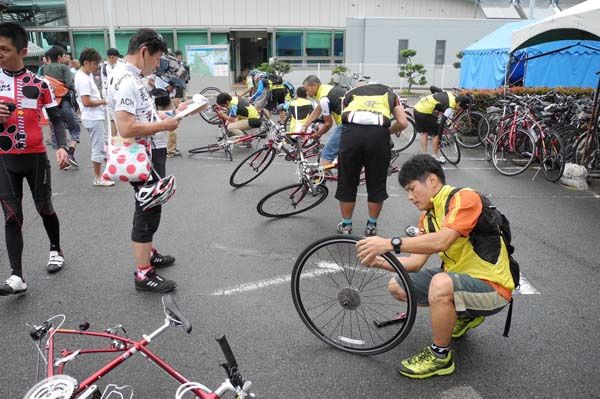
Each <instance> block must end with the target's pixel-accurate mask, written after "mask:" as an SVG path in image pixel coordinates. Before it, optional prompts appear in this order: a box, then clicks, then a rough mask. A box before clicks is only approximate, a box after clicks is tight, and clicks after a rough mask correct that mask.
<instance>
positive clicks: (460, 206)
mask: <svg viewBox="0 0 600 399" xmlns="http://www.w3.org/2000/svg"><path fill="white" fill-rule="evenodd" d="M398 180H399V182H400V185H401V186H402V187H404V189H405V190H406V191H407V193H408V200H409V201H410V202H412V203H413V204H414V205H415V206H416V207H417V209H419V210H420V211H422V212H423V213H422V215H421V218H420V220H419V229H420V231H421V234H420V235H418V236H416V237H406V238H399V237H394V238H392V239H390V238H383V237H369V238H366V239H364V240H361V241H359V242H358V243H357V244H356V247H357V256H358V258H359V259H360V260H361V262H362V263H363V264H365V265H368V266H370V267H380V265H381V267H384V266H383V265H385V262H381V260H380V259H378V256H379V255H381V254H383V253H386V252H389V251H392V250H394V252H395V253H397V254H399V253H401V252H404V253H408V254H411V255H410V256H406V257H401V258H399V259H398V260H399V261H400V262H401V263H402V265H403V266H404V268H405V269H406V270H407V271H408V272H409V273H411V280H412V283H413V286H414V292H415V293H416V301H417V305H421V306H429V307H430V318H431V329H432V333H433V342H432V344H431V345H430V346H428V347H426V348H425V349H423V350H422V351H421V352H419V353H417V354H416V355H414V356H412V357H410V358H408V359H406V360H403V361H402V362H401V365H400V367H399V370H398V371H399V372H400V374H402V375H404V376H406V377H409V378H427V377H431V376H434V375H447V374H451V373H453V372H454V369H455V364H454V359H453V354H452V352H450V350H449V347H450V342H451V340H452V338H460V337H462V336H463V335H464V334H465V333H466V332H467V331H468V330H469V329H472V328H475V327H477V326H478V325H480V324H481V323H482V322H483V321H484V317H485V316H489V315H492V314H495V313H498V312H500V311H501V310H502V309H503V308H504V307H505V306H506V305H507V304H509V302H510V300H511V295H512V291H513V289H514V288H515V284H514V281H513V277H512V275H511V270H510V265H509V255H508V250H507V245H506V243H505V242H504V240H503V239H501V238H500V237H499V236H498V235H497V234H496V235H493V236H492V235H485V236H484V235H481V234H479V233H478V234H475V233H474V228H475V226H476V225H477V224H478V219H479V217H480V215H481V214H482V212H483V211H484V209H483V202H482V200H481V197H480V196H479V194H478V193H477V192H475V191H473V190H471V189H468V188H463V189H459V190H458V191H457V190H456V189H455V188H454V187H452V186H450V185H448V184H446V177H445V175H444V171H443V169H442V166H441V164H440V163H439V162H438V161H436V160H435V159H434V158H433V157H431V156H430V155H427V154H420V155H416V156H414V157H412V158H411V159H409V160H408V161H407V162H406V163H404V165H402V169H401V170H400V172H399V173H398ZM473 243H476V244H477V245H476V246H474V245H473ZM436 252H437V253H438V254H439V256H440V258H441V259H442V268H441V269H440V268H436V269H423V265H425V263H426V262H427V260H428V259H429V257H430V256H431V255H432V254H434V253H436ZM384 268H385V267H384ZM388 289H389V291H390V293H391V294H392V295H393V296H394V297H395V298H396V299H398V300H400V301H403V300H405V298H406V295H405V292H404V291H403V290H402V289H401V288H400V286H399V285H398V284H397V282H396V280H395V278H394V279H392V280H390V282H389V284H388ZM457 314H458V316H457Z"/></svg>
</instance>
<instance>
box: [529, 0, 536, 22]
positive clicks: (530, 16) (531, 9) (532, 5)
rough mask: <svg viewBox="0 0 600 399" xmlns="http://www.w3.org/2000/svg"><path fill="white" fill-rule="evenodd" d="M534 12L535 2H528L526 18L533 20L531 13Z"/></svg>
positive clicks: (531, 0) (532, 0) (530, 0)
mask: <svg viewBox="0 0 600 399" xmlns="http://www.w3.org/2000/svg"><path fill="white" fill-rule="evenodd" d="M534 10H535V0H529V13H528V15H527V18H529V19H533V11H534Z"/></svg>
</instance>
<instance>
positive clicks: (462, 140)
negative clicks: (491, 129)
mask: <svg viewBox="0 0 600 399" xmlns="http://www.w3.org/2000/svg"><path fill="white" fill-rule="evenodd" d="M482 118H483V114H481V113H479V112H471V113H470V115H469V114H466V113H465V114H463V115H462V117H461V118H460V119H459V120H458V121H456V122H454V124H453V128H454V129H455V132H456V133H455V137H456V141H457V142H458V144H460V145H461V146H463V147H465V148H477V147H479V146H480V145H481V140H480V139H479V131H478V129H477V125H478V124H479V121H481V120H482Z"/></svg>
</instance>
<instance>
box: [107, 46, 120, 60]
mask: <svg viewBox="0 0 600 399" xmlns="http://www.w3.org/2000/svg"><path fill="white" fill-rule="evenodd" d="M106 55H107V56H111V55H116V56H117V57H119V58H120V57H121V54H120V53H119V50H117V49H116V48H114V47H111V48H109V49H108V50H106Z"/></svg>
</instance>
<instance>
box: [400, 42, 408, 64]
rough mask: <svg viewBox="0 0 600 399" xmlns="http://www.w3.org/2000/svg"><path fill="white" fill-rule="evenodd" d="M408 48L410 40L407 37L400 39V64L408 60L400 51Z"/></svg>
mask: <svg viewBox="0 0 600 399" xmlns="http://www.w3.org/2000/svg"><path fill="white" fill-rule="evenodd" d="M407 48H408V40H407V39H400V40H398V64H399V65H402V64H406V62H407V61H408V60H407V59H406V57H402V55H401V54H400V52H401V51H402V50H406V49H407Z"/></svg>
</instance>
